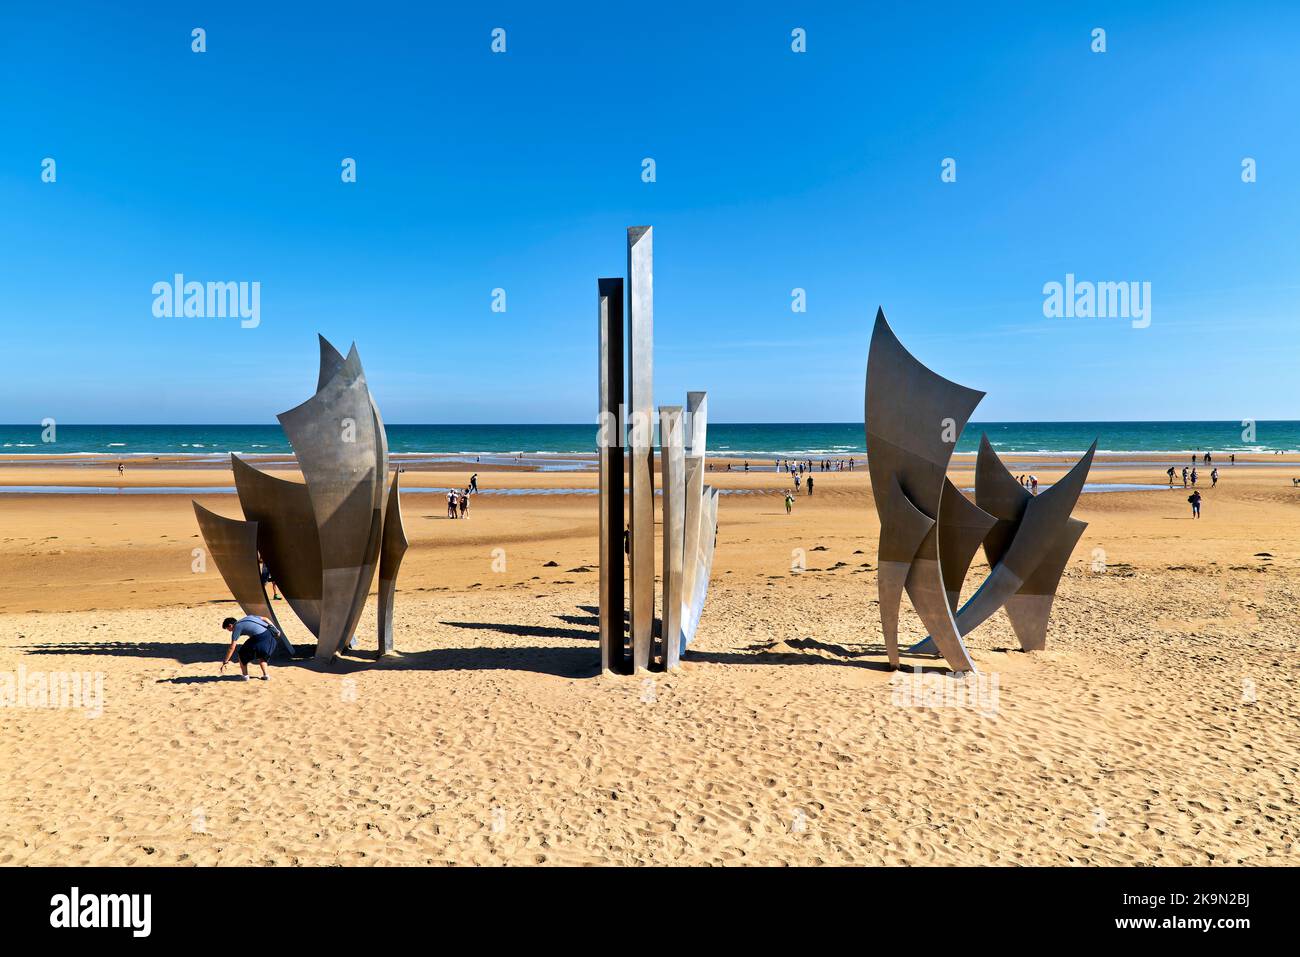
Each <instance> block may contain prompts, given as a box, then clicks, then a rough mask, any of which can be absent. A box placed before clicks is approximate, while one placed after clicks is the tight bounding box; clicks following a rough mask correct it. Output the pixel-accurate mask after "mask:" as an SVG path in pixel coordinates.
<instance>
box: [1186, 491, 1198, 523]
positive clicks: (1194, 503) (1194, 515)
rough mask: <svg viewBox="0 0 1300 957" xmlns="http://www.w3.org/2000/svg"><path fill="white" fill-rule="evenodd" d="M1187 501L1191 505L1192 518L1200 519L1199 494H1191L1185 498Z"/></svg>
mask: <svg viewBox="0 0 1300 957" xmlns="http://www.w3.org/2000/svg"><path fill="white" fill-rule="evenodd" d="M1187 501H1189V502H1191V503H1192V518H1200V517H1201V493H1200V492H1193V493H1192V494H1191V495H1189V496H1187Z"/></svg>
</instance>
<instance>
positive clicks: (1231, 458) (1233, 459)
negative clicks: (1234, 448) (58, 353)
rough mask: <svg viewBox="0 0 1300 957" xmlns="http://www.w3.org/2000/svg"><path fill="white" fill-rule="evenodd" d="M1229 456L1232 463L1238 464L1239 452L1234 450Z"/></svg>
mask: <svg viewBox="0 0 1300 957" xmlns="http://www.w3.org/2000/svg"><path fill="white" fill-rule="evenodd" d="M1228 458H1229V459H1230V460H1231V463H1232V464H1233V465H1236V464H1237V453H1236V452H1233V453H1232V455H1230V456H1228Z"/></svg>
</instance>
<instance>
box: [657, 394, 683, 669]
mask: <svg viewBox="0 0 1300 957" xmlns="http://www.w3.org/2000/svg"><path fill="white" fill-rule="evenodd" d="M659 447H660V449H661V450H662V454H661V455H660V457H659V462H660V468H661V470H662V473H663V474H662V478H663V511H664V517H663V526H664V548H663V563H664V568H663V576H662V579H661V580H662V581H663V602H662V614H661V615H660V619H659V620H660V626H659V632H660V636H661V639H662V644H663V663H664V670H665V671H672V670H673V669H674V668H676V667H677V663H678V661H679V659H680V657H681V651H682V641H681V635H682V566H683V564H684V561H685V551H686V515H685V512H686V474H685V473H686V449H685V447H684V445H683V438H682V407H681V406H680V405H669V406H660V407H659Z"/></svg>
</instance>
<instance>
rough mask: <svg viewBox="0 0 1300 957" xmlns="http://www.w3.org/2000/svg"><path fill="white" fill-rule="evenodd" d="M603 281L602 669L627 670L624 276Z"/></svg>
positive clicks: (600, 302) (600, 309) (600, 306)
mask: <svg viewBox="0 0 1300 957" xmlns="http://www.w3.org/2000/svg"><path fill="white" fill-rule="evenodd" d="M596 286H597V315H598V320H599V330H598V339H599V347H600V355H599V364H600V413H599V415H600V436H599V439H598V442H599V447H598V454H599V456H600V602H599V604H600V670H601V671H602V672H622V671H624V670H625V669H624V664H623V663H624V660H625V655H626V639H625V629H624V626H623V534H624V532H623V530H624V528H625V525H624V522H623V488H624V486H623V434H622V427H621V425H620V422H621V415H620V413H621V412H622V408H623V280H622V279H600V280H598V281H597V283H596Z"/></svg>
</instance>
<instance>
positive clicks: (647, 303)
mask: <svg viewBox="0 0 1300 957" xmlns="http://www.w3.org/2000/svg"><path fill="white" fill-rule="evenodd" d="M627 281H628V290H627V293H628V296H627V300H628V316H627V323H628V336H627V369H628V401H627V408H628V417H629V423H628V424H629V425H630V426H631V429H630V433H631V434H630V436H629V439H628V445H629V447H630V449H631V453H632V460H631V464H630V467H629V469H628V477H629V484H630V495H629V498H630V502H629V521H628V531H629V538H630V547H631V568H630V570H629V576H628V578H629V581H630V583H631V588H630V591H631V595H630V601H629V605H630V607H631V632H632V666H633V670H634V671H636V672H640V671H645V670H646V669H648V668H649V666H650V646H651V644H652V642H653V641H654V616H655V507H654V489H655V476H654V444H653V443H654V394H653V393H654V229H653V228H652V227H650V226H631V227H629V228H628V231H627Z"/></svg>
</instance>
